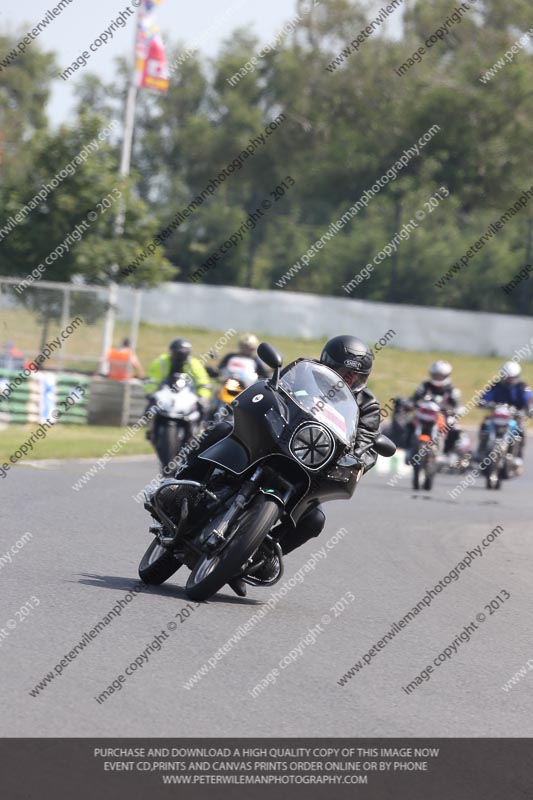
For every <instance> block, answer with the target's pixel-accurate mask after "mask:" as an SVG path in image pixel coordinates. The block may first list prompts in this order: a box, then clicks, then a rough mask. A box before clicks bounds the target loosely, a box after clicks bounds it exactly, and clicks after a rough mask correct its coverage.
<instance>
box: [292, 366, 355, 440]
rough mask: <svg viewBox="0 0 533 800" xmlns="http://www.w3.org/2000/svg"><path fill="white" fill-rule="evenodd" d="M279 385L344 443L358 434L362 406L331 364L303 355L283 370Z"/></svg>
mask: <svg viewBox="0 0 533 800" xmlns="http://www.w3.org/2000/svg"><path fill="white" fill-rule="evenodd" d="M279 385H280V388H281V389H282V390H283V391H284V392H286V394H287V395H288V396H289V397H290V398H291V400H293V401H294V402H295V403H296V404H297V405H299V406H300V408H301V409H303V410H304V411H305V412H306V413H307V414H312V415H313V417H315V419H316V420H317V422H321V423H322V424H323V425H325V426H326V427H327V428H329V429H330V430H331V432H332V433H333V434H334V435H335V436H336V438H337V439H340V440H341V441H343V442H344V443H345V444H347V445H349V444H350V443H351V442H352V441H353V440H354V438H355V434H356V431H357V424H358V422H359V406H358V405H357V403H356V401H355V398H354V396H353V394H352V393H351V391H350V389H349V388H348V386H347V385H346V384H345V382H344V381H343V379H342V378H341V377H340V376H339V375H337V373H336V372H334V371H333V370H332V369H330V368H329V367H326V366H324V365H323V364H319V363H318V362H316V361H307V360H306V359H302V360H301V361H297V362H296V363H295V364H294V366H292V367H288V369H287V370H286V371H284V373H283V376H282V378H281V380H280V383H279Z"/></svg>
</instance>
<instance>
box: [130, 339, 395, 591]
mask: <svg viewBox="0 0 533 800" xmlns="http://www.w3.org/2000/svg"><path fill="white" fill-rule="evenodd" d="M258 353H259V356H260V358H261V359H262V361H264V362H265V363H266V364H267V365H268V366H269V367H271V369H273V370H274V374H273V376H272V377H271V378H269V380H266V381H259V382H258V383H256V384H254V385H253V386H250V387H249V388H248V389H245V390H244V391H243V392H242V393H241V394H240V395H239V397H238V398H237V399H236V400H234V401H233V404H232V405H233V418H234V424H233V429H232V430H231V432H230V433H228V435H227V436H225V437H224V438H222V439H221V440H219V441H218V442H216V443H215V444H213V445H211V446H210V447H208V448H207V449H206V450H204V451H203V452H202V454H201V455H200V459H202V461H204V462H206V473H205V476H204V478H203V481H202V482H199V481H196V480H190V479H187V471H186V470H185V471H184V473H183V478H182V479H167V480H165V481H163V483H162V484H161V485H160V486H159V487H158V488H157V489H155V490H151V491H147V492H145V508H146V510H147V511H148V512H149V513H150V514H151V516H152V518H153V522H152V525H151V527H150V532H151V533H152V534H154V539H153V541H152V542H151V544H150V545H149V547H148V550H147V551H146V553H145V555H144V556H143V559H142V561H141V563H140V565H139V575H140V577H141V579H142V580H143V581H144V582H145V583H149V584H161V583H163V582H164V581H165V580H167V579H168V578H169V577H170V576H171V575H173V574H174V573H175V572H176V570H178V569H179V568H180V567H181V566H182V565H183V564H185V565H186V566H187V567H189V568H190V570H191V573H190V575H189V577H188V580H187V585H186V592H187V595H188V596H189V597H190V598H191V599H192V600H207V599H208V598H209V597H211V596H212V595H214V594H215V593H216V592H218V591H219V590H220V589H221V588H222V587H223V586H224V585H225V584H226V583H228V582H229V581H231V580H233V579H235V578H242V579H243V580H244V581H245V582H246V583H249V584H251V585H253V586H271V585H273V584H274V583H276V582H277V581H279V580H280V578H281V576H282V574H283V556H282V551H281V545H280V544H279V541H278V540H277V538H276V532H275V525H276V524H277V523H278V522H280V521H284V520H286V519H288V518H290V519H291V520H292V522H293V523H294V524H296V523H297V522H298V520H299V519H300V518H301V517H302V516H303V515H304V514H305V513H307V512H310V511H311V510H312V509H313V508H316V506H318V505H319V504H320V503H323V502H325V501H327V500H337V499H345V500H347V499H349V498H350V497H351V496H352V495H353V493H354V491H355V489H356V487H357V484H358V482H359V479H360V478H361V476H362V474H363V470H362V465H361V463H360V461H359V460H358V459H357V458H355V457H354V456H353V455H352V454H351V449H352V447H353V442H354V441H355V436H356V433H357V426H358V422H359V406H358V405H357V402H356V400H355V398H354V396H353V394H352V392H351V391H350V389H349V388H348V386H346V384H344V382H343V381H342V380H341V381H339V375H338V374H337V373H336V372H334V371H333V370H332V369H330V368H329V367H327V366H325V365H324V364H321V363H320V362H319V361H316V360H312V359H305V358H302V359H298V360H297V361H295V362H293V363H292V364H290V365H289V366H288V367H287V368H286V369H285V370H284V371H283V374H280V370H281V366H282V356H281V354H280V353H279V352H278V351H277V350H276V349H275V348H274V347H272V346H271V345H269V344H266V343H263V344H261V345H260V346H259V349H258ZM370 449H373V450H374V451H375V452H377V453H378V454H380V455H382V456H385V457H390V456H392V455H393V454H394V452H395V450H396V447H395V446H394V444H393V442H391V441H390V439H387V437H385V436H383V435H382V434H378V435H377V436H376V438H375V439H374V440H373V441H372V442H371V443H370V444H369V445H368V446H367V447H366V448H365V450H370ZM362 452H363V451H361V453H362ZM266 564H268V566H269V567H271V569H270V570H269V573H270V575H269V578H268V579H264V578H260V577H259V576H258V575H256V573H258V571H259V570H260V569H261V568H262V567H263V566H264V565H266Z"/></svg>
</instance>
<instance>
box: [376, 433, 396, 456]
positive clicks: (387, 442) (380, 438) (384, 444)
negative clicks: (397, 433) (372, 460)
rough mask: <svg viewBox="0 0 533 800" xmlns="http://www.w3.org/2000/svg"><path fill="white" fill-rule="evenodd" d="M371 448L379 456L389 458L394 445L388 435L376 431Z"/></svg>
mask: <svg viewBox="0 0 533 800" xmlns="http://www.w3.org/2000/svg"><path fill="white" fill-rule="evenodd" d="M372 450H375V451H376V453H377V454H378V455H379V456H383V457H384V458H390V457H391V456H393V455H394V453H395V452H396V445H395V444H394V442H393V441H392V439H389V437H388V436H385V435H384V434H383V433H378V435H377V436H376V438H375V440H374V444H373V445H372Z"/></svg>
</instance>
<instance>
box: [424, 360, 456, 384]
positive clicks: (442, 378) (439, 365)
mask: <svg viewBox="0 0 533 800" xmlns="http://www.w3.org/2000/svg"><path fill="white" fill-rule="evenodd" d="M451 374H452V365H451V364H449V363H448V362H447V361H435V362H434V363H433V364H432V365H431V366H430V368H429V377H430V379H431V383H432V384H433V386H439V387H440V386H449V385H450V383H451Z"/></svg>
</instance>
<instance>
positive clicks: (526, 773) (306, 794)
mask: <svg viewBox="0 0 533 800" xmlns="http://www.w3.org/2000/svg"><path fill="white" fill-rule="evenodd" d="M532 755H533V740H528V739H272V738H270V739H1V740H0V768H1V771H2V790H3V791H2V795H3V796H4V797H8V798H11V797H24V798H32V799H33V798H35V799H36V800H37V798H38V799H39V800H41V798H44V797H46V798H48V797H75V798H76V800H94V798H95V797H98V796H100V793H102V796H103V794H104V793H105V794H106V796H108V797H112V798H113V800H121V799H122V798H124V800H126V798H127V800H137V798H138V799H139V800H146V797H149V798H150V800H158V799H159V798H171V797H179V798H180V800H181V798H187V799H188V798H192V799H193V800H204V798H210V799H211V800H219V798H227V797H231V798H241V797H242V798H243V800H249V799H250V798H251V799H252V800H254V799H255V798H257V799H258V800H263V798H270V797H272V798H276V800H278V798H283V799H284V798H291V800H292V798H297V800H299V799H300V798H302V799H303V798H305V800H326V799H327V800H330V798H341V800H343V799H344V798H347V799H348V798H350V800H351V798H354V797H361V798H368V800H388V798H390V800H393V799H394V800H399V798H409V800H429V798H431V800H441V798H442V800H450V798H453V800H478V798H479V800H502V798H505V800H515V798H516V799H518V798H526V797H532V796H533V758H532Z"/></svg>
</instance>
